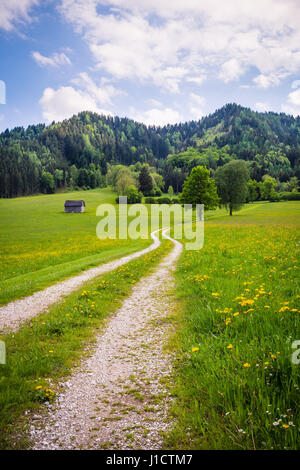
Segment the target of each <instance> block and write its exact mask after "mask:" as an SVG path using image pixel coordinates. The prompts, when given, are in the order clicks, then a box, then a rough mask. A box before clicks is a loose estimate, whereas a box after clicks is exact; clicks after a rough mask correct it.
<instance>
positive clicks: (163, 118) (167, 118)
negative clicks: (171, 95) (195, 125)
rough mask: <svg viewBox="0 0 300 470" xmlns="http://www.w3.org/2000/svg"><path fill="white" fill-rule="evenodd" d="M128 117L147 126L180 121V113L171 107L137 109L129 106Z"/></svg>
mask: <svg viewBox="0 0 300 470" xmlns="http://www.w3.org/2000/svg"><path fill="white" fill-rule="evenodd" d="M130 117H131V118H132V119H134V120H135V121H138V122H143V123H144V124H146V125H148V126H152V125H155V126H164V125H166V124H176V123H177V122H180V120H181V119H180V114H179V112H178V111H176V110H175V109H172V108H164V109H158V108H152V109H148V110H147V111H142V112H141V111H137V110H136V109H135V108H131V110H130Z"/></svg>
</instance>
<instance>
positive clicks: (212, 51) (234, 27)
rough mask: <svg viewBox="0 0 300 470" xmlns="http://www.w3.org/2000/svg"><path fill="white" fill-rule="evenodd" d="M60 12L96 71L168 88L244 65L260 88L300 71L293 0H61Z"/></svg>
mask: <svg viewBox="0 0 300 470" xmlns="http://www.w3.org/2000/svg"><path fill="white" fill-rule="evenodd" d="M60 11H61V13H62V14H63V16H64V18H65V19H66V20H67V21H69V22H70V23H71V24H73V26H74V28H75V30H76V31H77V32H78V34H81V35H82V36H83V38H84V39H85V41H86V42H87V44H88V46H89V48H90V50H91V52H92V54H93V56H94V59H95V61H96V66H97V67H98V68H99V69H101V70H104V71H105V72H107V73H109V74H111V75H113V76H114V77H115V78H119V79H121V78H126V79H132V80H139V81H140V82H142V83H144V82H151V83H153V84H155V85H157V86H158V87H160V88H163V89H165V90H167V91H168V92H170V93H178V92H180V89H181V85H182V83H184V82H194V83H197V81H198V84H201V80H202V78H203V79H204V77H209V78H217V77H218V78H220V79H221V80H223V81H224V82H229V81H231V80H238V79H239V78H240V77H241V76H242V75H243V74H244V73H245V72H246V71H247V70H249V69H250V68H255V69H256V70H257V77H256V78H255V80H254V83H255V84H256V85H257V86H259V87H263V88H267V87H269V86H274V85H277V84H279V83H280V82H281V81H282V80H283V79H284V78H286V77H287V76H289V75H291V74H293V73H296V72H297V71H298V70H299V69H300V30H299V24H300V9H299V2H298V0H285V1H284V2H283V1H282V0H243V1H240V0H226V2H220V0H210V1H209V2H207V0H185V1H184V2H183V1H182V0H172V2H170V1H166V0H139V1H138V2H137V1H136V0H62V4H61V7H60ZM197 77H198V78H197ZM196 80H197V81H196ZM202 81H203V80H202Z"/></svg>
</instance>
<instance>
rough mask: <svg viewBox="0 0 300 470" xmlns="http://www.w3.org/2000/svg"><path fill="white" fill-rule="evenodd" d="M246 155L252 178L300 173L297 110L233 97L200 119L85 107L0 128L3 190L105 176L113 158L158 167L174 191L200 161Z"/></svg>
mask: <svg viewBox="0 0 300 470" xmlns="http://www.w3.org/2000/svg"><path fill="white" fill-rule="evenodd" d="M236 158H238V159H243V160H246V161H247V162H249V163H248V164H249V170H250V175H251V178H253V179H256V180H257V181H260V180H261V179H262V177H263V176H264V175H265V174H268V175H270V176H272V177H274V178H276V179H277V180H278V182H285V181H288V180H289V179H290V178H291V177H293V176H297V177H298V178H299V176H300V117H297V118H294V117H292V116H288V115H286V114H283V113H281V114H276V113H257V112H254V111H251V110H250V109H248V108H243V107H242V106H239V105H236V104H228V105H226V106H224V107H223V108H221V109H219V110H217V111H216V112H215V113H213V114H211V115H209V116H207V117H204V118H202V119H201V120H200V121H197V122H196V121H190V122H186V123H180V124H176V125H167V126H164V127H155V126H150V127H147V126H145V125H144V124H141V123H137V122H135V121H133V120H130V119H127V118H118V117H114V118H113V117H109V116H100V115H98V114H96V113H91V112H82V113H79V114H78V115H77V116H73V117H72V118H71V119H68V120H65V121H63V122H61V123H54V122H53V123H52V124H51V125H50V126H45V125H44V124H39V125H37V126H29V127H28V128H27V129H26V130H25V129H24V128H22V127H16V128H15V129H12V130H11V131H9V130H6V131H5V132H3V133H2V134H0V196H1V197H14V196H18V195H26V194H32V193H36V192H39V191H42V192H53V191H55V189H56V188H59V187H66V186H70V187H75V186H78V187H91V188H93V187H97V186H105V185H106V184H107V181H106V174H107V171H108V169H109V168H110V166H111V165H115V164H123V165H126V166H129V165H132V164H134V163H136V162H142V163H149V165H150V166H152V167H155V168H156V170H157V172H158V173H160V174H161V175H162V176H163V178H164V182H165V187H166V189H167V188H168V187H169V186H170V185H171V186H173V188H174V191H176V192H178V191H180V190H181V188H182V183H183V181H184V179H185V177H186V176H187V175H188V174H189V173H190V171H191V169H192V168H193V167H194V166H196V165H205V166H207V167H208V168H210V169H211V173H212V174H213V173H214V170H216V169H217V167H218V166H221V165H223V164H224V163H227V162H228V161H230V160H231V159H236Z"/></svg>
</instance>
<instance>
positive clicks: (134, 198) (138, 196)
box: [125, 185, 143, 204]
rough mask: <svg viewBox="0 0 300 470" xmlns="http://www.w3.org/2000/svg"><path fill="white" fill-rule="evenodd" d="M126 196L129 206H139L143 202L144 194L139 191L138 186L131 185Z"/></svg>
mask: <svg viewBox="0 0 300 470" xmlns="http://www.w3.org/2000/svg"><path fill="white" fill-rule="evenodd" d="M125 196H127V203H128V204H138V203H140V202H142V197H143V194H142V193H140V192H139V191H138V189H137V188H136V186H134V185H130V186H127V187H126V190H125Z"/></svg>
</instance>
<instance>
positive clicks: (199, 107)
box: [189, 93, 206, 120]
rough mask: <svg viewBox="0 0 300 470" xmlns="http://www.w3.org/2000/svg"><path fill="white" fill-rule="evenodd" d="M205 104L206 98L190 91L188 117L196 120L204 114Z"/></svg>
mask: <svg viewBox="0 0 300 470" xmlns="http://www.w3.org/2000/svg"><path fill="white" fill-rule="evenodd" d="M205 104H206V99H205V98H203V96H199V95H196V94H195V93H190V95H189V117H190V119H195V120H198V119H200V118H201V117H202V116H204V111H203V107H204V106H205Z"/></svg>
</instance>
